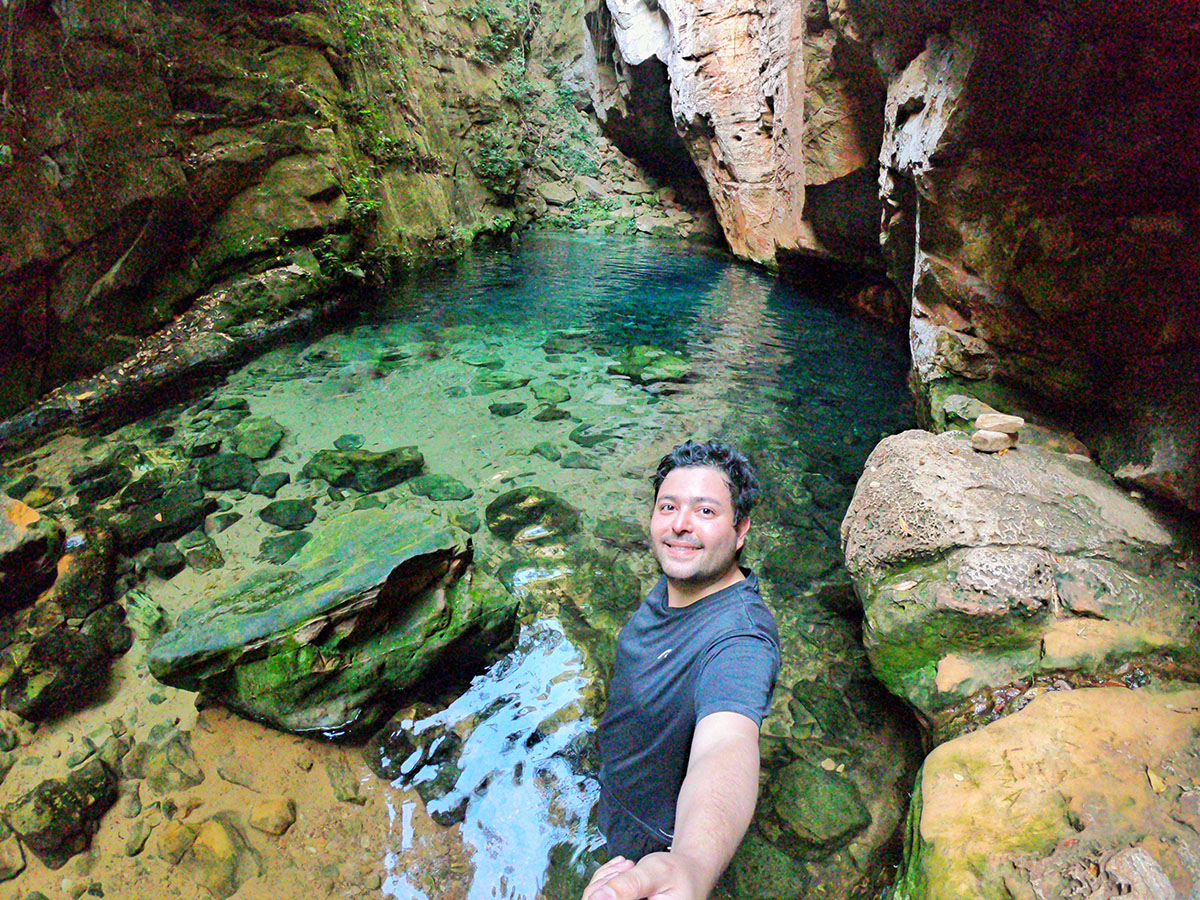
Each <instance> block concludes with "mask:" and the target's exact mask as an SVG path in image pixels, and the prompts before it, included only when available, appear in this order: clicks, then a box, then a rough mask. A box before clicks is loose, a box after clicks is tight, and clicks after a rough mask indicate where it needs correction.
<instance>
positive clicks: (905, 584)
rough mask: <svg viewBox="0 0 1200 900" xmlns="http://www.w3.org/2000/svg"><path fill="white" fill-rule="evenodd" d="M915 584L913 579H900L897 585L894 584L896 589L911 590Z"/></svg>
mask: <svg viewBox="0 0 1200 900" xmlns="http://www.w3.org/2000/svg"><path fill="white" fill-rule="evenodd" d="M916 586H917V583H916V582H915V581H902V582H900V583H899V584H898V585H896V590H898V591H911V590H912V589H913V588H915V587H916Z"/></svg>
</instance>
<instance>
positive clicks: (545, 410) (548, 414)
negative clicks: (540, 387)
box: [533, 406, 571, 422]
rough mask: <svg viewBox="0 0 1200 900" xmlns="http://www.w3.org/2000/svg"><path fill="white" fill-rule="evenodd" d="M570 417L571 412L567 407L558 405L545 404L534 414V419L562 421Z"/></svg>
mask: <svg viewBox="0 0 1200 900" xmlns="http://www.w3.org/2000/svg"><path fill="white" fill-rule="evenodd" d="M569 418H571V414H570V413H569V412H567V411H566V410H565V409H559V408H558V407H557V406H543V407H542V408H541V409H539V410H538V411H537V413H535V414H534V417H533V421H535V422H560V421H562V420H563V419H569Z"/></svg>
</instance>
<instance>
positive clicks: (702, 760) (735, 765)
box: [583, 712, 758, 900]
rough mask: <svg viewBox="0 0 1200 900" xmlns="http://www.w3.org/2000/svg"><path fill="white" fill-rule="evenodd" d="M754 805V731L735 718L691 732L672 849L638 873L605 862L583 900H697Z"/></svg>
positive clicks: (718, 716)
mask: <svg viewBox="0 0 1200 900" xmlns="http://www.w3.org/2000/svg"><path fill="white" fill-rule="evenodd" d="M757 799H758V726H757V725H756V724H755V723H754V720H753V719H750V718H747V717H746V716H743V715H741V714H740V713H735V712H716V713H711V714H709V715H707V716H705V717H704V718H703V719H701V720H700V722H699V723H698V724H697V725H696V732H695V734H694V735H693V736H692V749H691V754H690V755H689V757H688V770H687V776H686V777H685V778H684V780H683V786H682V787H681V788H680V790H679V801H678V802H677V803H676V806H675V841H674V843H673V844H672V845H671V849H670V851H668V852H666V853H651V854H650V855H649V856H646V857H644V858H643V859H642V860H641V862H639V863H638V864H637V865H633V864H632V863H629V862H626V863H624V864H622V863H619V862H617V861H615V860H614V861H612V862H610V863H608V864H607V865H605V866H603V867H602V868H601V869H600V870H599V871H598V872H597V873H596V875H595V877H593V879H592V881H591V883H590V884H588V886H587V888H586V889H585V890H584V893H583V900H640V898H645V897H649V898H652V900H659V898H661V900H668V898H669V900H704V898H706V897H707V896H708V894H709V892H710V891H712V889H713V885H715V884H716V883H717V879H718V878H719V877H720V876H721V873H722V872H723V871H724V870H725V866H727V865H728V864H729V860H730V859H731V858H732V857H733V853H734V851H735V850H737V848H738V844H740V843H741V841H742V836H743V835H745V833H746V828H747V827H749V825H750V818H751V817H752V816H753V815H754V804H755V801H756V800H757Z"/></svg>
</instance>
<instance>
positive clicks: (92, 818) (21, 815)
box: [4, 759, 117, 869]
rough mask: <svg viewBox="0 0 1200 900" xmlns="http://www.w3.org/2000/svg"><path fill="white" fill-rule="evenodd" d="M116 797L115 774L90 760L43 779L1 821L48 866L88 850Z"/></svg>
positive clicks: (54, 866)
mask: <svg viewBox="0 0 1200 900" xmlns="http://www.w3.org/2000/svg"><path fill="white" fill-rule="evenodd" d="M116 799H117V777H116V775H115V774H114V773H113V771H112V769H110V768H109V767H108V766H107V765H106V764H105V763H104V762H103V761H101V760H99V759H93V760H91V761H89V762H87V763H85V764H84V765H83V766H81V767H80V768H79V769H77V770H75V771H74V772H72V773H71V774H70V775H69V776H67V777H66V778H65V779H61V780H59V779H50V780H47V781H43V782H42V783H41V784H39V785H38V786H37V787H36V788H34V789H33V790H32V791H31V792H29V793H28V794H26V795H25V796H23V797H20V798H18V799H17V800H15V801H13V802H11V803H9V804H8V805H6V806H5V808H4V820H5V822H7V823H8V826H9V828H11V829H12V830H13V833H15V834H16V835H17V836H19V837H20V838H21V840H22V841H23V842H24V844H25V845H26V846H27V847H29V849H30V850H32V851H33V852H34V853H36V854H37V855H38V857H39V858H40V859H41V860H42V861H43V862H44V863H45V864H46V865H47V866H49V867H50V868H52V869H57V868H61V867H62V866H63V865H64V864H65V863H66V861H67V860H68V859H70V858H71V857H72V856H73V855H75V854H76V853H79V852H80V851H82V850H85V849H87V847H88V844H89V843H90V842H91V838H92V835H93V834H94V833H95V831H96V829H97V828H99V827H100V818H101V816H103V815H104V813H105V812H106V811H107V810H108V808H109V807H110V806H112V804H113V803H114V802H115V801H116Z"/></svg>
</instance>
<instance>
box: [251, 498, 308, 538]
mask: <svg viewBox="0 0 1200 900" xmlns="http://www.w3.org/2000/svg"><path fill="white" fill-rule="evenodd" d="M258 517H259V518H260V519H262V520H263V521H264V522H267V523H269V524H271V525H277V526H279V527H280V528H286V529H288V530H289V531H298V530H299V529H301V528H303V527H304V526H305V525H307V524H308V523H309V522H311V521H312V520H313V519H315V518H316V517H317V511H316V510H315V509H314V508H313V502H312V501H311V500H307V499H304V500H276V501H275V502H274V503H268V504H267V505H266V506H264V507H263V508H262V509H261V510H260V511H259V513H258Z"/></svg>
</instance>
